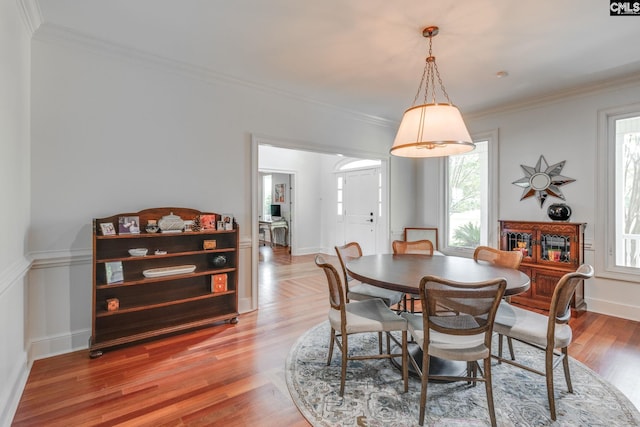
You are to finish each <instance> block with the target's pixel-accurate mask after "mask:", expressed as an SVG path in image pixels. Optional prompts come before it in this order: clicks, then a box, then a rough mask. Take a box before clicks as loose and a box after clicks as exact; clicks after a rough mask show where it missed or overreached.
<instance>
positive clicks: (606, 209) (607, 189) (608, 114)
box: [595, 104, 640, 283]
mask: <svg viewBox="0 0 640 427" xmlns="http://www.w3.org/2000/svg"><path fill="white" fill-rule="evenodd" d="M638 115H640V104H632V105H627V106H623V107H616V108H610V109H605V110H600V111H598V166H597V175H596V176H597V180H596V236H597V237H598V241H599V242H602V247H601V248H600V249H599V250H597V249H598V248H596V257H595V264H596V272H597V276H599V277H604V278H609V279H616V280H624V281H628V282H636V283H640V268H635V267H624V266H617V265H616V135H615V121H616V120H619V119H625V118H629V117H635V116H638Z"/></svg>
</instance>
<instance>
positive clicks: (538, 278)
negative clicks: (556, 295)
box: [500, 220, 587, 315]
mask: <svg viewBox="0 0 640 427" xmlns="http://www.w3.org/2000/svg"><path fill="white" fill-rule="evenodd" d="M585 227H586V224H585V223H574V222H534V221H511V220H501V221H500V249H502V250H507V251H515V250H517V251H521V252H522V254H523V255H524V256H523V259H522V263H521V264H520V270H521V271H523V272H524V273H526V274H528V275H529V277H530V278H531V287H530V288H529V290H528V291H527V292H525V293H523V294H519V295H514V296H513V297H511V300H512V301H513V302H515V303H518V304H522V305H525V306H529V307H533V308H538V309H543V310H548V309H549V304H550V303H551V297H552V296H553V291H554V290H555V287H556V284H557V282H558V280H559V279H560V278H561V277H562V276H563V275H564V274H566V273H568V272H572V271H575V270H576V269H577V268H578V267H579V266H580V265H581V264H582V263H583V262H584V229H585ZM571 307H572V308H573V313H574V315H579V314H581V313H583V312H584V311H586V310H587V305H586V303H585V301H584V282H583V283H581V284H580V285H579V286H578V288H577V289H576V292H575V295H574V296H573V299H572V301H571Z"/></svg>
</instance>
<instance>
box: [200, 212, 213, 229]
mask: <svg viewBox="0 0 640 427" xmlns="http://www.w3.org/2000/svg"><path fill="white" fill-rule="evenodd" d="M216 220H217V218H216V215H200V227H202V229H203V230H215V229H216Z"/></svg>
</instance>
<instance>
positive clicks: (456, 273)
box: [345, 254, 530, 376]
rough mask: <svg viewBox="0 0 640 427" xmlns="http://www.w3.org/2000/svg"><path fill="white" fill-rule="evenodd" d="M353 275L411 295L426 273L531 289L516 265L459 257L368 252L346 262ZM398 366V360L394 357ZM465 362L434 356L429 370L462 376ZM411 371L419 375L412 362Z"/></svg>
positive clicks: (415, 350)
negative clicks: (498, 280) (497, 281)
mask: <svg viewBox="0 0 640 427" xmlns="http://www.w3.org/2000/svg"><path fill="white" fill-rule="evenodd" d="M345 267H346V269H347V272H348V273H349V274H350V275H351V277H353V278H355V279H357V280H360V281H361V282H363V283H368V284H370V285H374V286H379V287H381V288H386V289H392V290H395V291H400V292H404V293H409V294H419V293H420V291H419V287H420V279H422V278H423V277H424V276H429V275H431V276H438V277H441V278H444V279H448V280H453V281H456V282H460V283H471V282H483V281H485V280H490V279H495V278H497V277H503V278H505V279H506V281H507V288H506V289H505V292H504V294H505V295H506V296H508V295H516V294H519V293H522V292H525V291H526V290H527V289H529V285H530V280H529V276H527V275H526V274H524V273H523V272H521V271H520V270H516V269H514V268H505V267H498V266H495V265H493V264H490V263H488V262H484V261H478V262H476V261H475V260H473V259H471V258H462V257H456V256H437V255H433V256H432V255H409V254H403V255H394V254H377V255H365V256H362V257H360V258H357V259H353V260H350V261H348V262H347V263H346V265H345ZM409 352H411V353H412V354H413V357H414V358H415V360H416V361H418V363H420V361H421V360H422V349H420V347H418V346H417V344H416V345H413V346H410V347H409ZM392 363H393V364H394V365H395V366H396V367H400V362H399V361H398V360H395V359H392ZM466 366H467V365H466V363H465V362H456V361H451V360H443V359H439V358H437V357H431V359H430V362H429V373H430V374H432V375H444V376H463V375H464V372H465V370H466ZM409 373H410V374H412V375H417V373H416V372H414V370H413V366H412V365H411V364H410V365H409Z"/></svg>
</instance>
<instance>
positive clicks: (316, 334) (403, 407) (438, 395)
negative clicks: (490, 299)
mask: <svg viewBox="0 0 640 427" xmlns="http://www.w3.org/2000/svg"><path fill="white" fill-rule="evenodd" d="M328 342H329V324H328V322H323V323H321V324H320V325H317V326H315V327H314V328H312V329H310V330H309V331H307V332H306V333H305V334H304V335H303V336H301V337H300V338H299V339H298V341H297V342H296V343H295V344H294V345H293V347H292V348H291V351H290V352H289V355H288V357H287V362H286V381H287V386H288V388H289V392H290V394H291V397H292V398H293V401H294V402H295V404H296V406H297V407H298V409H299V410H300V412H301V413H302V415H303V416H304V417H305V418H306V419H307V420H308V421H309V423H310V424H311V425H313V426H331V427H337V426H341V427H345V426H359V427H365V426H366V427H377V426H385V427H393V426H414V425H418V404H419V398H420V382H419V380H418V379H417V378H411V379H410V381H409V392H408V393H402V379H401V375H400V372H399V370H398V369H397V368H395V367H394V366H393V365H392V364H391V363H390V361H389V360H382V359H381V360H364V361H350V362H349V365H348V368H347V381H346V386H345V391H344V397H340V396H339V395H338V391H339V388H340V351H339V350H337V349H335V350H334V356H333V360H332V362H331V365H330V366H327V364H326V360H327V351H328ZM349 345H350V347H351V348H352V349H353V351H354V352H358V353H360V352H370V353H371V352H376V351H377V348H378V347H377V346H378V344H377V334H359V335H356V336H353V337H350V339H349ZM514 347H515V352H516V357H517V359H519V360H522V361H527V362H528V363H534V365H535V366H536V367H537V368H539V369H540V368H543V367H544V357H541V356H542V354H541V353H540V352H538V351H536V350H534V349H531V348H530V347H528V346H525V345H522V344H519V343H517V342H514ZM570 369H571V379H572V383H573V389H574V393H573V394H572V393H568V392H567V387H566V384H565V382H564V375H563V374H562V368H561V367H560V366H559V367H558V368H557V369H556V375H555V376H554V377H555V388H556V411H557V421H555V422H553V421H552V420H551V417H550V416H549V409H548V405H547V395H546V385H545V379H544V377H542V376H540V375H536V374H533V373H530V372H527V371H525V370H523V369H519V368H516V367H514V366H510V365H507V364H504V363H503V364H498V363H497V361H494V362H493V364H492V374H493V389H494V396H493V397H494V403H495V408H496V419H497V423H498V425H499V426H518V427H520V426H548V425H553V426H581V427H582V426H607V427H614V426H621V427H622V426H624V427H628V426H640V412H638V410H637V409H636V408H635V406H634V405H633V404H632V403H631V402H630V401H629V400H628V399H627V398H626V397H625V396H624V395H623V394H622V393H621V392H620V391H618V390H617V389H616V388H615V387H614V386H612V385H611V384H609V383H608V382H606V381H604V380H603V379H601V378H600V377H599V376H598V375H597V374H596V373H595V372H593V371H592V370H591V369H589V368H587V367H586V366H584V365H583V364H581V363H580V362H578V361H576V360H575V359H571V360H570ZM489 424H490V422H489V412H488V410H487V401H486V395H485V388H484V384H482V383H478V386H476V387H472V386H469V385H467V384H466V383H464V382H454V383H444V384H443V383H430V384H429V389H428V396H427V414H426V417H425V423H424V425H426V426H438V427H440V426H447V427H448V426H454V427H457V426H460V427H462V426H465V427H466V426H486V425H489Z"/></svg>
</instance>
